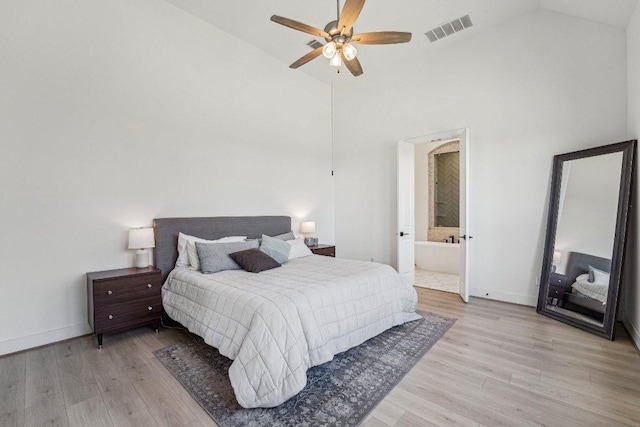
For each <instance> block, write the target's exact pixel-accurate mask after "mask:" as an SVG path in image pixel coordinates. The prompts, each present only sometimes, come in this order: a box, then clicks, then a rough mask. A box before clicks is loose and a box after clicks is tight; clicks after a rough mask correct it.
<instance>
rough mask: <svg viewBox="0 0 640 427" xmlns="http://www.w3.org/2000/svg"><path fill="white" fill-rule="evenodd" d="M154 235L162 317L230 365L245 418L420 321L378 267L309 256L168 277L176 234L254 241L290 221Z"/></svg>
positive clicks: (220, 223) (169, 225) (185, 222)
mask: <svg viewBox="0 0 640 427" xmlns="http://www.w3.org/2000/svg"><path fill="white" fill-rule="evenodd" d="M154 228H155V232H156V248H155V249H154V260H155V265H156V267H158V268H160V269H161V270H162V274H163V282H164V285H163V307H164V311H165V313H166V314H167V315H168V316H169V317H170V318H172V319H173V320H175V321H177V322H179V323H180V324H182V325H183V326H185V327H186V328H187V329H188V330H189V331H191V332H192V333H194V334H196V335H198V336H200V337H202V338H203V339H204V341H205V342H206V343H207V344H209V345H211V346H213V347H216V348H217V349H218V350H219V351H220V353H221V354H222V355H224V356H226V357H228V358H230V359H232V360H233V363H232V365H231V367H230V369H229V378H230V381H231V385H232V386H233V389H234V391H235V394H236V398H237V400H238V403H239V404H240V405H241V406H243V407H245V408H256V407H274V406H278V405H280V404H281V403H283V402H285V401H286V400H288V399H289V398H291V397H293V396H295V395H296V394H297V393H298V392H299V391H300V390H302V389H303V388H304V386H305V385H306V382H307V377H306V372H307V370H308V369H309V368H311V367H312V366H316V365H319V364H322V363H325V362H328V361H329V360H331V359H332V358H333V356H334V355H335V354H338V353H340V352H343V351H346V350H348V349H349V348H352V347H354V346H357V345H359V344H361V343H362V342H364V341H366V340H367V339H370V338H372V337H374V336H376V335H378V334H380V333H381V332H383V331H385V330H387V329H389V328H391V327H393V326H396V325H400V324H402V323H405V322H408V321H412V320H417V319H419V318H420V316H419V315H418V314H416V313H415V307H416V303H417V294H416V292H415V290H414V289H413V287H412V286H410V285H409V284H407V283H406V282H404V281H403V280H402V279H401V278H400V276H399V275H398V274H397V273H396V271H395V270H394V269H392V268H391V267H389V266H387V265H383V264H377V263H371V262H364V261H354V260H345V259H340V258H331V257H324V256H320V255H311V256H307V257H303V258H299V259H294V260H291V261H289V262H288V263H286V264H284V265H283V266H282V267H278V268H274V269H272V270H268V271H263V272H261V273H259V274H254V273H248V272H246V271H243V270H229V271H221V272H219V273H215V274H202V273H200V272H196V271H192V270H189V269H188V268H185V267H180V268H174V265H175V261H176V258H177V255H178V254H177V250H176V246H177V239H178V233H179V232H182V233H185V234H190V235H192V236H198V237H201V238H205V239H216V238H221V237H226V236H232V235H242V236H247V237H248V238H259V237H261V236H262V234H266V235H278V234H283V233H286V232H288V231H290V230H291V219H290V218H289V217H282V216H279V217H214V218H168V219H156V220H155V221H154Z"/></svg>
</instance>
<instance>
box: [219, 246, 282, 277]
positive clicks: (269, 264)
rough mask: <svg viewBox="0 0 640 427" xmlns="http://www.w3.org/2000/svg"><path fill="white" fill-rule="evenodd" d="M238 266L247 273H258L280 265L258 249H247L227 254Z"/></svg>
mask: <svg viewBox="0 0 640 427" xmlns="http://www.w3.org/2000/svg"><path fill="white" fill-rule="evenodd" d="M229 256H230V257H231V259H233V260H234V261H235V262H236V263H237V264H238V265H239V266H240V267H242V268H243V269H244V270H245V271H248V272H249V273H260V272H261V271H265V270H271V269H272V268H277V267H280V263H279V262H278V261H276V260H275V259H273V258H271V257H270V256H269V255H267V254H265V253H264V252H262V251H261V250H260V249H247V250H244V251H240V252H234V253H232V254H229Z"/></svg>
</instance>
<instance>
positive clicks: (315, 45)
mask: <svg viewBox="0 0 640 427" xmlns="http://www.w3.org/2000/svg"><path fill="white" fill-rule="evenodd" d="M305 44H306V45H307V46H309V47H310V48H311V49H317V48H319V47H322V46H324V45H323V44H322V43H320V42H319V41H318V40H315V39H311V40H309V41H308V42H306V43H305Z"/></svg>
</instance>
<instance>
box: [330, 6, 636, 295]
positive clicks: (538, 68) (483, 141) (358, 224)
mask: <svg viewBox="0 0 640 427" xmlns="http://www.w3.org/2000/svg"><path fill="white" fill-rule="evenodd" d="M625 38H626V37H625V32H624V31H623V30H620V29H617V28H614V27H611V26H607V25H601V24H597V23H594V22H591V21H586V20H581V19H577V18H572V17H569V16H566V15H562V14H556V13H554V12H548V11H538V12H535V13H533V14H529V15H526V16H523V17H521V18H518V19H516V20H513V21H510V22H509V23H507V24H505V25H503V26H500V27H496V28H491V29H488V30H485V31H482V32H478V33H477V34H476V35H475V36H474V37H473V38H468V39H461V40H459V41H458V42H456V43H450V44H449V45H448V46H447V47H446V49H438V48H437V46H436V47H433V48H431V49H430V48H429V47H428V45H425V50H424V55H423V56H420V57H416V58H415V59H413V60H411V61H407V62H406V63H394V64H390V66H389V68H388V69H386V70H384V72H382V73H378V74H375V73H371V74H367V73H366V72H365V74H364V75H363V76H362V77H361V79H362V80H360V81H359V83H358V84H357V85H356V84H349V85H345V86H343V87H340V88H337V89H336V108H337V116H336V117H337V135H338V136H339V138H338V140H337V141H336V236H337V242H336V243H337V245H338V246H339V247H340V254H341V255H342V256H348V257H354V258H360V259H365V260H367V259H370V258H374V259H375V260H376V261H382V262H387V263H390V264H394V265H395V259H396V244H395V240H396V238H395V233H396V231H397V230H396V159H395V150H396V142H397V141H398V140H403V139H406V138H410V137H416V136H420V135H429V134H433V133H438V132H444V131H448V130H452V129H459V128H463V127H469V128H470V143H469V152H470V158H471V160H470V163H471V164H470V182H471V187H470V192H471V193H470V197H471V201H470V208H469V209H470V215H471V219H470V222H471V224H470V226H471V235H473V236H474V237H475V238H474V239H473V240H472V241H471V242H472V243H471V248H472V251H473V253H472V255H471V259H470V285H471V291H472V294H474V295H483V296H484V295H485V293H488V297H489V298H496V299H502V300H506V301H512V302H517V303H524V304H530V305H535V302H536V299H537V293H538V289H537V286H536V283H537V280H538V277H539V276H540V269H541V258H542V251H543V244H544V235H545V226H546V215H547V205H548V196H549V185H550V177H551V162H552V157H553V155H555V154H559V153H564V152H568V151H572V150H576V149H581V148H586V147H592V146H598V145H603V144H606V143H613V142H618V141H620V140H623V139H624V136H626V123H627V119H626V117H627V113H626V90H627V85H626V48H625V45H626V40H625ZM413 42H416V43H420V42H422V40H420V38H418V37H416V40H414V41H413ZM425 43H426V42H425ZM354 104H355V105H357V108H351V107H353V106H354ZM380 106H383V108H381V107H380ZM341 108H345V109H346V108H350V109H349V112H348V113H349V114H346V111H343V113H344V115H343V114H341V111H340V109H341ZM343 117H347V118H348V120H341V119H342V118H343ZM363 212H364V214H363Z"/></svg>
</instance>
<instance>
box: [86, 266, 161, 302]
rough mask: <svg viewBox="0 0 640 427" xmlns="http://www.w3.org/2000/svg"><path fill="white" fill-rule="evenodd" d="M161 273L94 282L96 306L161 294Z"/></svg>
mask: <svg viewBox="0 0 640 427" xmlns="http://www.w3.org/2000/svg"><path fill="white" fill-rule="evenodd" d="M160 282H161V279H160V274H148V275H144V276H134V277H123V278H117V279H109V280H101V281H96V282H94V283H93V297H94V301H95V305H96V308H98V307H102V306H105V305H109V304H116V303H120V302H127V301H131V300H132V299H141V298H150V297H154V296H158V295H160V287H161V285H162V284H161V283H160Z"/></svg>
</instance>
